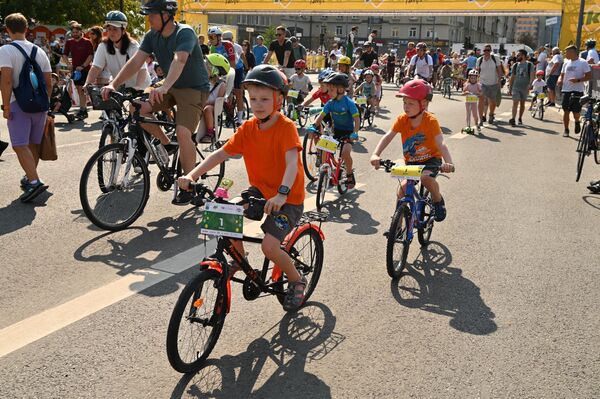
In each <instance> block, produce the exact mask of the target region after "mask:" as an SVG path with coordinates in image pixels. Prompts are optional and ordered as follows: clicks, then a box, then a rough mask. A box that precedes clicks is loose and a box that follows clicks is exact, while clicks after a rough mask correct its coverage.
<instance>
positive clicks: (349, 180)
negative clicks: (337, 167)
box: [346, 173, 356, 190]
mask: <svg viewBox="0 0 600 399" xmlns="http://www.w3.org/2000/svg"><path fill="white" fill-rule="evenodd" d="M354 186H356V179H355V178H354V173H349V174H347V175H346V187H348V189H349V190H350V189H353V188H354Z"/></svg>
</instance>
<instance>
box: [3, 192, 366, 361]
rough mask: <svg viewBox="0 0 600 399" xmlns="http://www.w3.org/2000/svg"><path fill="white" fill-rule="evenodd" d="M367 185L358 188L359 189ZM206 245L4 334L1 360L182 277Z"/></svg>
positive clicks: (256, 227)
mask: <svg viewBox="0 0 600 399" xmlns="http://www.w3.org/2000/svg"><path fill="white" fill-rule="evenodd" d="M363 186H365V184H357V185H356V188H355V189H358V188H361V187H363ZM338 197H340V195H339V194H337V193H335V194H333V193H327V196H326V199H327V200H328V201H329V200H333V199H335V198H338ZM304 205H305V211H309V210H313V209H315V208H316V197H315V196H311V197H310V198H307V199H306V200H305V202H304ZM261 224H262V222H251V223H248V224H246V225H245V226H244V234H246V235H248V236H258V235H259V234H260V233H261V229H260V225H261ZM215 247H216V240H210V241H208V242H207V244H206V254H208V253H211V252H212V251H213V250H214V249H215ZM201 252H205V251H204V245H200V244H199V245H198V246H197V247H194V248H191V249H188V250H187V251H185V252H182V253H180V254H178V255H176V256H173V257H172V258H169V259H165V260H163V261H161V262H158V263H157V264H156V265H154V266H152V267H149V268H144V269H137V270H135V271H134V272H132V273H131V274H128V275H127V276H125V277H122V278H120V279H118V280H116V281H113V282H111V283H109V284H107V285H104V286H102V287H99V288H96V289H94V290H92V291H89V292H87V293H86V294H83V295H81V296H79V297H77V298H75V299H72V300H70V301H68V302H66V303H63V304H62V305H58V306H56V307H54V308H52V309H48V310H45V311H43V312H41V313H38V314H36V315H33V316H31V317H28V318H27V319H24V320H21V321H19V322H17V323H15V324H12V325H10V326H8V327H5V328H3V329H2V330H0V357H3V356H6V355H8V354H9V353H11V352H14V351H16V350H18V349H21V348H22V347H24V346H26V345H29V344H30V343H32V342H35V341H37V340H39V339H41V338H44V337H46V336H48V335H50V334H52V333H54V332H56V331H58V330H60V329H62V328H64V327H66V326H68V325H70V324H72V323H75V322H77V321H79V320H81V319H83V318H85V317H87V316H89V315H91V314H93V313H96V312H98V311H100V310H102V309H104V308H106V307H108V306H111V305H114V304H115V303H117V302H119V301H122V300H123V299H126V298H128V297H130V296H132V295H134V294H137V293H139V292H141V291H143V290H145V289H147V288H149V287H152V286H153V285H155V284H158V283H160V282H162V281H164V280H166V279H168V278H170V277H172V276H174V275H176V274H179V273H182V272H184V271H186V270H188V269H190V268H192V267H194V266H196V265H197V264H198V262H199V261H200V260H201V259H202V257H203V256H204V254H202V253H201Z"/></svg>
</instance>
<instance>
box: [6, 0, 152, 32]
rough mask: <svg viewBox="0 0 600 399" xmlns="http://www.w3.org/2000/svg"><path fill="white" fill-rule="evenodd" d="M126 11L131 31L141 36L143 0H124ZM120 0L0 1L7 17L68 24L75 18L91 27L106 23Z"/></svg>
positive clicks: (44, 22) (40, 22) (117, 7)
mask: <svg viewBox="0 0 600 399" xmlns="http://www.w3.org/2000/svg"><path fill="white" fill-rule="evenodd" d="M122 2H123V11H124V12H125V14H126V15H127V18H128V20H129V27H128V30H129V31H130V32H131V33H133V34H134V35H137V36H140V35H141V34H143V32H144V17H143V16H142V15H140V13H139V10H140V1H139V0H122ZM25 3H27V5H25ZM120 3H121V2H120V0H60V1H48V0H27V1H25V0H3V1H0V15H1V16H3V17H5V16H6V15H8V14H11V13H14V12H21V13H23V14H24V15H25V16H26V17H27V18H34V19H35V20H36V21H38V23H39V24H48V25H62V26H66V25H67V23H68V22H69V21H72V20H75V21H77V22H79V23H80V24H82V25H83V27H84V28H89V27H91V26H94V25H102V24H103V21H104V16H105V15H106V13H107V12H108V11H111V10H118V9H119V6H120Z"/></svg>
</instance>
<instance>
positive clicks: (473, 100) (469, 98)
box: [467, 95, 479, 103]
mask: <svg viewBox="0 0 600 399" xmlns="http://www.w3.org/2000/svg"><path fill="white" fill-rule="evenodd" d="M477 101H479V97H477V96H473V95H467V102H468V103H476V102H477Z"/></svg>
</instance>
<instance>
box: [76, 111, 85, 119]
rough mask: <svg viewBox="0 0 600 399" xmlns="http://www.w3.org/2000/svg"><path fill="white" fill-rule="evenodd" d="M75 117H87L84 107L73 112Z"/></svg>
mask: <svg viewBox="0 0 600 399" xmlns="http://www.w3.org/2000/svg"><path fill="white" fill-rule="evenodd" d="M75 117H76V118H77V119H81V120H83V119H85V118H87V117H88V113H87V110H85V109H80V110H79V111H78V112H77V113H76V114H75Z"/></svg>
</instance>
